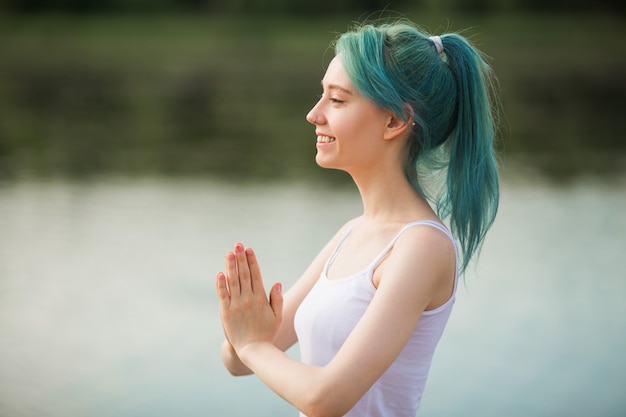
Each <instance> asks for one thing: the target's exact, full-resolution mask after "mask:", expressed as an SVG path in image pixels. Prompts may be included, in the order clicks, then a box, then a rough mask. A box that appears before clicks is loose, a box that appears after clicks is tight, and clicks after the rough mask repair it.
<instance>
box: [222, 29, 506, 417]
mask: <svg viewBox="0 0 626 417" xmlns="http://www.w3.org/2000/svg"><path fill="white" fill-rule="evenodd" d="M335 52H336V55H335V57H334V59H333V60H332V62H331V63H330V64H329V66H328V69H327V71H326V74H325V75H324V78H323V80H322V87H323V94H322V96H321V98H320V100H319V101H318V102H317V104H316V105H315V106H314V107H313V109H311V111H310V112H309V113H308V115H307V120H308V121H309V122H310V123H312V124H313V125H315V134H316V136H317V155H316V161H317V163H318V164H319V165H320V166H322V167H324V168H334V169H341V170H344V171H346V172H348V173H349V174H350V175H351V177H352V178H353V180H354V182H355V184H356V185H357V187H358V189H359V192H360V194H361V198H362V201H363V213H362V214H361V215H360V216H358V217H356V218H355V219H353V220H350V221H348V222H347V223H346V224H345V225H344V226H343V227H342V228H341V229H340V230H339V231H338V232H337V234H336V235H335V236H334V237H333V238H332V239H331V240H330V242H328V244H327V245H326V247H325V248H324V249H323V250H322V251H321V252H320V253H319V255H318V256H317V257H316V258H315V260H314V261H313V262H312V264H311V265H310V266H309V268H308V269H307V270H306V271H305V273H304V275H303V276H302V277H301V278H300V279H299V280H298V281H297V282H296V283H295V285H293V287H292V288H291V289H290V290H289V291H288V292H286V294H285V295H284V297H283V295H282V293H281V285H280V283H277V284H274V286H273V287H272V288H271V290H270V292H269V298H268V297H267V296H266V291H265V288H264V286H263V282H262V278H261V271H260V268H259V263H258V261H257V259H256V257H255V254H254V252H253V250H252V249H250V248H245V247H244V246H243V245H242V244H240V243H238V244H236V245H235V249H234V251H232V252H228V253H227V254H226V269H225V272H224V273H223V272H220V273H218V275H217V294H218V297H219V304H220V314H221V317H222V322H223V326H224V330H225V333H226V340H225V341H224V344H223V346H222V358H223V361H224V363H225V365H226V367H227V369H228V370H229V371H230V372H231V373H232V374H234V375H245V374H250V373H255V374H256V375H257V376H258V377H259V378H260V379H261V380H262V381H263V382H264V383H265V384H267V385H268V386H269V387H270V388H271V389H272V390H274V391H275V392H276V393H277V394H278V395H280V396H281V397H283V398H284V399H285V400H287V401H288V402H290V403H291V404H293V405H294V406H295V407H296V408H297V409H298V410H300V412H301V415H303V416H308V417H315V416H344V415H345V416H359V417H373V416H384V417H399V416H410V417H413V416H415V413H416V411H417V409H418V407H419V404H420V400H421V397H422V393H423V390H424V385H425V383H426V377H427V375H428V370H429V367H430V364H431V360H432V357H433V353H434V351H435V347H436V345H437V343H438V341H439V338H440V336H441V334H442V332H443V330H444V327H445V325H446V322H447V320H448V317H449V315H450V311H451V309H452V305H453V303H454V295H455V290H456V286H457V280H458V276H459V275H460V274H461V273H463V271H464V270H465V268H466V267H467V265H468V262H469V261H470V259H471V258H472V255H474V254H475V253H476V252H477V250H478V248H479V247H480V245H481V242H482V241H483V238H484V237H485V233H486V232H487V230H488V229H489V227H490V226H491V224H492V222H493V220H494V217H495V214H496V210H497V205H498V174H497V168H496V161H495V157H494V151H493V141H494V116H495V113H494V112H493V106H492V104H493V103H492V101H491V95H490V83H491V81H490V80H491V75H490V70H489V67H488V66H487V64H486V63H485V62H484V60H483V59H482V58H481V55H480V53H479V52H478V51H477V50H476V49H474V48H473V47H472V46H471V45H470V44H469V43H468V42H467V41H466V40H465V39H464V38H463V37H461V36H459V35H457V34H446V35H442V36H432V37H429V36H428V35H426V34H424V33H422V32H421V31H420V30H419V29H418V28H417V27H415V26H414V25H412V24H410V23H407V22H401V23H394V24H382V25H362V26H359V27H357V28H355V29H353V30H351V31H349V32H347V33H345V34H343V35H342V36H340V37H339V39H338V40H337V42H336V45H335ZM428 170H430V171H428ZM428 172H431V173H432V172H443V173H444V176H445V184H443V185H442V187H440V190H439V191H438V192H436V193H434V194H433V193H428V192H427V191H426V187H425V186H424V179H425V178H426V177H424V173H428ZM418 173H419V174H418ZM444 219H448V224H449V229H448V227H446V226H444V224H443V223H442V220H444ZM449 230H450V231H451V232H450V231H449ZM452 236H455V238H453V237H452ZM296 342H299V345H300V349H301V362H300V361H296V360H294V359H291V358H290V357H288V356H287V355H285V354H284V351H285V350H286V349H287V348H289V347H290V346H292V345H293V344H294V343H296Z"/></svg>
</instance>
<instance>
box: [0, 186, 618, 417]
mask: <svg viewBox="0 0 626 417" xmlns="http://www.w3.org/2000/svg"><path fill="white" fill-rule="evenodd" d="M625 191H626V188H625V187H624V186H623V183H621V184H619V183H617V184H613V185H607V184H603V183H601V182H600V181H591V182H584V181H581V182H578V183H575V184H570V185H567V186H558V187H557V186H553V185H548V184H545V183H542V182H540V181H538V182H537V183H530V182H525V183H519V182H512V181H509V182H506V183H505V184H504V187H503V194H502V201H501V209H500V214H499V217H498V218H497V221H496V223H495V225H494V228H493V230H492V232H491V234H490V235H489V237H488V240H487V241H486V244H485V246H484V248H483V252H482V257H481V259H480V262H479V263H478V265H477V266H476V267H471V268H470V271H469V272H468V274H467V276H466V282H465V284H464V285H461V286H460V287H459V291H458V301H457V305H456V307H455V311H454V312H453V315H452V317H451V321H450V323H449V327H448V328H447V330H446V333H445V334H444V337H443V339H442V341H441V344H440V348H439V350H438V352H437V354H436V356H435V359H434V363H433V367H432V370H431V377H430V381H429V383H428V385H427V387H426V392H425V397H424V401H423V406H422V409H421V411H420V413H419V414H420V415H421V416H442V415H445V416H449V417H454V416H466V415H472V416H473V415H480V416H483V417H490V416H499V417H500V416H506V417H516V416H519V417H527V416H533V417H541V416H546V417H547V416H551V417H552V416H568V417H574V416H581V417H582V416H585V417H587V416H595V417H601V416H623V415H624V414H625V413H626V397H624V388H625V387H626V360H624V356H623V353H624V352H625V351H626V332H625V330H626V303H625V295H626V279H625V278H626V274H625V273H624V256H625V254H626V216H624V213H625V212H624V209H625V208H626V192H625ZM359 212H360V201H359V198H358V195H357V194H356V193H355V192H354V190H352V189H330V190H328V189H320V188H315V187H312V186H309V185H304V184H289V185H285V184H281V185H254V186H247V185H233V184H230V185H229V184H220V183H213V182H204V181H180V180H179V181H173V180H133V181H126V180H110V181H97V182H86V183H69V182H50V183H29V182H18V183H11V184H4V185H3V186H1V187H0V416H23V417H30V416H43V415H45V416H48V417H61V416H62V417H74V416H99V417H112V416H133V417H138V416H150V417H157V416H173V415H176V416H187V417H193V416H253V415H254V416H258V417H270V416H271V417H276V416H295V415H297V412H296V411H295V410H294V409H293V408H292V407H290V406H289V405H288V404H286V403H285V402H283V401H282V400H281V399H280V398H278V397H277V396H276V395H274V394H273V393H271V392H270V391H269V390H268V389H267V388H265V387H264V386H263V385H262V384H261V383H260V382H259V381H258V380H256V378H254V377H247V378H234V377H231V376H230V375H229V374H227V372H226V371H225V370H224V369H223V367H222V365H221V362H220V359H219V345H220V342H221V340H222V337H223V335H222V330H221V326H220V322H219V318H218V311H217V300H216V297H215V294H214V276H215V273H216V272H217V271H218V270H221V269H222V265H223V254H224V253H225V252H226V251H227V250H230V248H231V247H232V244H233V243H234V242H236V241H242V242H244V243H245V244H247V245H250V246H252V247H254V248H255V249H256V250H257V252H258V256H259V258H260V261H261V263H262V267H263V270H264V276H265V279H266V282H274V281H277V280H281V281H283V283H284V285H285V286H286V287H288V286H289V285H290V284H291V283H293V282H294V280H295V279H296V278H297V277H298V276H299V274H300V272H301V271H303V270H304V268H305V267H306V266H307V265H308V262H309V261H310V260H311V259H312V258H313V256H314V255H315V254H316V253H317V251H318V250H319V249H320V248H321V247H322V246H323V245H324V243H325V242H326V241H327V240H328V239H329V238H330V236H331V235H332V234H333V233H334V232H335V231H336V229H337V228H338V227H339V226H340V225H341V224H342V223H343V222H344V221H346V220H347V219H349V218H351V217H353V216H356V215H358V214H359ZM290 354H292V355H294V356H297V351H295V350H294V351H292V352H290Z"/></svg>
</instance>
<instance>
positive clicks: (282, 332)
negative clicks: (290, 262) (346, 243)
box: [221, 221, 352, 376]
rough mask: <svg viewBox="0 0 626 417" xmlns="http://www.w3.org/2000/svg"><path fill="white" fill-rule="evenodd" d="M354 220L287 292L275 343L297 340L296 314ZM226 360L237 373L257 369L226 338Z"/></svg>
mask: <svg viewBox="0 0 626 417" xmlns="http://www.w3.org/2000/svg"><path fill="white" fill-rule="evenodd" d="M351 224H352V221H350V222H348V223H346V224H345V225H344V226H343V227H341V228H340V229H339V231H338V232H337V233H336V234H335V235H334V236H333V237H332V238H331V239H330V241H329V242H328V243H327V244H326V246H324V248H322V250H321V251H320V252H319V253H318V255H317V256H316V257H315V259H314V260H313V262H312V263H311V264H310V265H309V267H308V268H307V269H306V270H305V272H304V274H302V276H301V277H300V279H298V281H296V283H295V284H294V285H293V286H292V287H291V288H290V289H289V291H287V292H286V293H285V295H284V302H283V313H282V321H281V323H280V326H279V327H278V331H277V332H276V336H275V337H274V340H273V345H274V346H275V347H276V348H277V349H279V350H280V351H283V352H284V351H286V350H287V349H289V348H290V347H291V346H293V345H294V343H296V341H297V338H296V332H295V329H294V326H293V320H294V316H295V314H296V310H297V309H298V307H299V306H300V303H301V302H302V300H303V299H304V297H306V295H307V294H308V293H309V291H310V290H311V288H312V287H313V285H315V282H317V280H318V279H319V277H320V274H321V272H322V269H323V268H324V264H325V263H326V260H327V259H328V258H329V257H330V255H331V253H332V251H333V250H334V248H335V247H336V246H337V245H338V244H339V240H340V239H341V238H342V237H343V236H344V235H345V233H346V232H347V229H348V227H350V225H351ZM221 355H222V362H223V363H224V366H225V367H226V369H228V371H229V372H230V373H231V374H232V375H235V376H242V375H250V374H252V373H253V371H252V370H251V369H250V368H248V367H247V366H246V365H244V364H243V363H242V362H241V359H240V358H239V356H238V355H237V352H235V350H234V349H233V347H232V345H231V343H230V342H229V341H228V340H224V342H223V343H222V348H221Z"/></svg>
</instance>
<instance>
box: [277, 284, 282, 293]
mask: <svg viewBox="0 0 626 417" xmlns="http://www.w3.org/2000/svg"><path fill="white" fill-rule="evenodd" d="M276 291H277V292H279V293H281V292H283V284H281V283H280V282H279V283H278V284H276Z"/></svg>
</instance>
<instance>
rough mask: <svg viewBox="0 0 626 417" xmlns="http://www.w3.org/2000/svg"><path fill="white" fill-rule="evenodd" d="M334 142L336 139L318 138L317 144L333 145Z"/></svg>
mask: <svg viewBox="0 0 626 417" xmlns="http://www.w3.org/2000/svg"><path fill="white" fill-rule="evenodd" d="M334 141H335V138H333V137H330V136H318V137H317V143H331V142H334Z"/></svg>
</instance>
